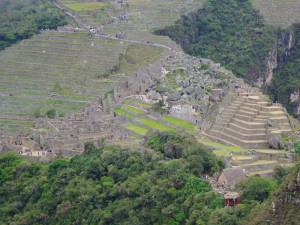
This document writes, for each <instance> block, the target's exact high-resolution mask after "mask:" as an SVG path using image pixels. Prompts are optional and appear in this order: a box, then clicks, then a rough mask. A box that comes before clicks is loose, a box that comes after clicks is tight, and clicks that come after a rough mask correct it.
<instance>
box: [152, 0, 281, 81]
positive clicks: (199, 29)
mask: <svg viewBox="0 0 300 225" xmlns="http://www.w3.org/2000/svg"><path fill="white" fill-rule="evenodd" d="M155 34H160V35H167V36H169V37H171V38H172V39H173V40H175V41H176V42H177V43H179V44H180V45H181V46H182V47H183V49H184V50H185V51H186V52H187V53H189V54H191V55H194V56H200V57H204V58H210V59H213V60H215V61H217V62H221V63H222V65H224V66H225V67H226V68H228V69H230V70H232V71H233V72H234V73H235V74H236V75H238V76H240V77H243V78H245V79H246V80H247V81H249V82H254V81H256V80H257V78H259V77H260V76H262V75H263V74H264V72H265V69H266V56H267V55H268V53H269V51H270V49H271V48H272V47H273V46H275V45H276V39H277V35H276V30H275V29H273V28H272V27H269V26H267V25H265V23H264V20H263V18H262V16H260V14H259V12H258V11H257V10H255V9H254V7H253V5H252V3H251V1H248V0H243V1H240V0H224V1H220V0H207V1H206V3H205V4H204V7H203V8H202V9H200V10H198V11H197V12H195V13H191V14H189V15H188V16H182V18H181V19H180V20H178V21H177V22H176V23H175V25H172V26H168V27H166V28H164V29H160V30H156V31H155Z"/></svg>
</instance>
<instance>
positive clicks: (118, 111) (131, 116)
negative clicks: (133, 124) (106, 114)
mask: <svg viewBox="0 0 300 225" xmlns="http://www.w3.org/2000/svg"><path fill="white" fill-rule="evenodd" d="M114 112H115V113H116V114H117V115H119V116H123V115H125V116H127V117H128V118H134V115H132V114H130V113H128V112H126V111H124V110H122V109H120V108H119V109H115V111H114Z"/></svg>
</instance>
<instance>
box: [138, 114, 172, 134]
mask: <svg viewBox="0 0 300 225" xmlns="http://www.w3.org/2000/svg"><path fill="white" fill-rule="evenodd" d="M139 120H140V121H141V123H142V124H144V125H146V126H148V127H151V128H153V129H155V130H159V131H171V130H173V129H172V128H171V127H168V126H166V125H163V124H161V123H159V122H157V121H155V120H151V119H148V118H146V117H144V118H140V119H139Z"/></svg>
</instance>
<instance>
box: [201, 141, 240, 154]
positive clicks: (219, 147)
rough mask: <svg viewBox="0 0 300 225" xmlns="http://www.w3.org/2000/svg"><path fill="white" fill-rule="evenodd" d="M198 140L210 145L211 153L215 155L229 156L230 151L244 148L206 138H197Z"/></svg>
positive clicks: (238, 150)
mask: <svg viewBox="0 0 300 225" xmlns="http://www.w3.org/2000/svg"><path fill="white" fill-rule="evenodd" d="M198 141H199V142H200V143H202V144H204V145H206V146H209V147H211V148H212V149H213V153H214V154H215V155H217V156H230V153H231V152H241V151H245V149H243V148H240V147H236V146H231V145H225V144H222V143H219V142H215V141H211V140H208V139H198Z"/></svg>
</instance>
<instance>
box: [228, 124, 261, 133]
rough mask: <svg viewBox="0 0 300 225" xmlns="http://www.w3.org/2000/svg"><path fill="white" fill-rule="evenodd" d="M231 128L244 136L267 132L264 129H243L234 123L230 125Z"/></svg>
mask: <svg viewBox="0 0 300 225" xmlns="http://www.w3.org/2000/svg"><path fill="white" fill-rule="evenodd" d="M229 128H231V129H233V130H235V131H237V132H240V133H243V134H257V133H258V134H260V133H264V132H266V128H262V129H247V128H245V127H241V126H239V125H237V124H234V123H230V124H229Z"/></svg>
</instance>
